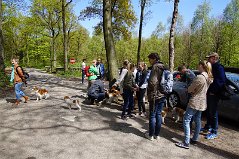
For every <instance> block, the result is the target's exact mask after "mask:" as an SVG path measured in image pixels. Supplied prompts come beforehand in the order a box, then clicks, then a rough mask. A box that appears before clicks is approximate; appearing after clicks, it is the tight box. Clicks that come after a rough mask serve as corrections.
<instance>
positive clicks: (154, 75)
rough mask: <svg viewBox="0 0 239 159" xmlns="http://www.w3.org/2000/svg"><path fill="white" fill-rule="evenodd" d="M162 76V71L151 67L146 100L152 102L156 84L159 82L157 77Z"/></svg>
mask: <svg viewBox="0 0 239 159" xmlns="http://www.w3.org/2000/svg"><path fill="white" fill-rule="evenodd" d="M161 74H162V71H160V69H159V68H157V67H153V68H152V70H151V73H150V76H149V81H148V89H147V92H148V100H149V101H153V99H154V98H155V97H156V93H157V89H158V87H157V83H158V80H159V76H160V75H161Z"/></svg>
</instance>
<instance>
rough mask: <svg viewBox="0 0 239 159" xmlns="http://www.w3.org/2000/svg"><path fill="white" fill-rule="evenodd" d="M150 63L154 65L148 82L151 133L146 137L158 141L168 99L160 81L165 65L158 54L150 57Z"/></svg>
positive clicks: (146, 134) (152, 54)
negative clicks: (162, 112) (162, 113)
mask: <svg viewBox="0 0 239 159" xmlns="http://www.w3.org/2000/svg"><path fill="white" fill-rule="evenodd" d="M148 58H149V63H150V64H151V65H152V68H151V73H150V76H149V80H148V87H147V96H148V102H149V133H145V137H146V138H147V139H149V140H153V139H154V138H155V139H158V138H159V133H160V129H161V123H162V116H161V111H162V109H163V106H164V104H165V101H166V97H165V95H164V94H163V93H161V92H160V90H161V87H160V81H161V78H162V74H163V69H164V66H163V63H161V62H160V58H159V55H158V53H151V54H149V55H148Z"/></svg>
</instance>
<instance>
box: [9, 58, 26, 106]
mask: <svg viewBox="0 0 239 159" xmlns="http://www.w3.org/2000/svg"><path fill="white" fill-rule="evenodd" d="M18 62H19V60H18V59H17V58H13V59H12V64H13V65H14V85H15V86H14V87H15V93H16V102H15V105H16V106H18V105H19V104H20V101H21V97H24V99H25V103H27V101H28V96H26V95H25V93H24V92H23V91H22V90H21V87H22V84H23V83H24V82H26V79H25V78H24V75H23V72H22V69H21V67H20V66H19V65H18Z"/></svg>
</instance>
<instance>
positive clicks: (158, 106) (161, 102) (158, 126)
mask: <svg viewBox="0 0 239 159" xmlns="http://www.w3.org/2000/svg"><path fill="white" fill-rule="evenodd" d="M165 100H166V98H165V97H163V98H161V99H160V100H159V101H156V105H155V113H156V124H155V133H154V135H155V136H159V132H160V129H161V125H162V115H161V112H162V109H163V106H164V104H165Z"/></svg>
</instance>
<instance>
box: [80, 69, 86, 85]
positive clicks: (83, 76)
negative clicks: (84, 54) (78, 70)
mask: <svg viewBox="0 0 239 159" xmlns="http://www.w3.org/2000/svg"><path fill="white" fill-rule="evenodd" d="M84 79H85V70H82V75H81V80H82V81H81V82H82V83H84Z"/></svg>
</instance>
